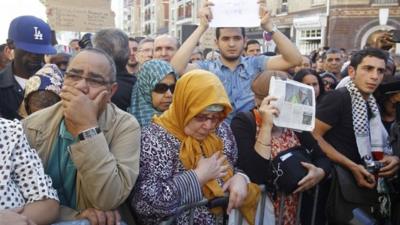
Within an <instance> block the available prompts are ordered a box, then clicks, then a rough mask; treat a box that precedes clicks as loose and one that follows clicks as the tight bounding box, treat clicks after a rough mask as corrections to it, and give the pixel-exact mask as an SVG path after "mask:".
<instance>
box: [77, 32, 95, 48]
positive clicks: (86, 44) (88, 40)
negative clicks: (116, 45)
mask: <svg viewBox="0 0 400 225" xmlns="http://www.w3.org/2000/svg"><path fill="white" fill-rule="evenodd" d="M92 36H93V34H91V33H86V34H84V35H83V36H82V38H81V40H79V42H78V45H79V47H80V48H81V49H84V48H91V47H93V44H92Z"/></svg>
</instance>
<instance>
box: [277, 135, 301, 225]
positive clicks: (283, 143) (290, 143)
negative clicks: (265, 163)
mask: <svg viewBox="0 0 400 225" xmlns="http://www.w3.org/2000/svg"><path fill="white" fill-rule="evenodd" d="M298 145H300V141H299V139H298V138H297V136H296V134H295V133H294V132H293V130H290V129H284V130H283V132H282V134H281V135H280V136H277V137H274V136H273V137H272V140H271V147H272V148H271V156H272V158H274V157H275V156H276V155H278V153H279V152H281V151H284V150H286V149H288V148H292V147H295V146H298ZM281 198H282V195H281V194H278V195H277V197H276V198H275V199H274V201H273V206H274V212H275V218H276V220H275V221H276V224H278V221H279V213H280V212H279V211H280V203H281ZM271 199H272V196H271ZM298 203H299V194H290V195H287V196H284V204H283V205H284V207H283V210H284V212H283V213H284V214H283V225H293V224H296V213H297V205H298Z"/></svg>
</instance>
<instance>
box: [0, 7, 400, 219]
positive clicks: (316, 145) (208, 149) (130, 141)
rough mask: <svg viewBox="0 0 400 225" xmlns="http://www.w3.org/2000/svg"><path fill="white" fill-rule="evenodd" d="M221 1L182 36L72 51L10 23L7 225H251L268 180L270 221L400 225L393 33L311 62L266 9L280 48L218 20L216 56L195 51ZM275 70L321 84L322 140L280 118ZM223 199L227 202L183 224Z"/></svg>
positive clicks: (0, 131) (114, 37) (1, 121)
mask: <svg viewBox="0 0 400 225" xmlns="http://www.w3.org/2000/svg"><path fill="white" fill-rule="evenodd" d="M211 6H212V3H211V2H206V3H205V4H204V6H203V7H201V8H200V10H199V13H198V14H199V18H200V24H199V25H198V26H197V28H196V29H195V30H194V31H193V33H192V34H191V35H190V36H189V37H188V38H187V40H186V41H185V42H183V43H180V41H179V40H178V39H177V38H175V37H173V36H170V35H168V34H163V35H160V36H157V37H155V38H154V39H153V38H144V39H141V40H139V39H137V38H133V37H128V35H127V34H125V33H124V32H123V31H122V30H119V29H115V28H110V29H102V30H99V31H98V32H96V33H94V34H90V33H88V34H85V35H84V36H83V37H82V38H80V39H73V40H71V41H70V43H69V45H68V46H66V45H58V44H55V43H54V42H53V41H54V38H52V32H51V29H50V27H49V25H48V24H47V23H45V22H44V21H43V20H41V19H39V18H36V17H34V16H20V17H17V18H15V19H14V20H13V21H12V22H11V23H10V27H9V30H8V39H7V40H6V43H4V44H2V45H0V69H1V70H0V154H1V155H0V225H11V224H29V225H34V224H37V225H42V224H43V225H45V224H52V223H55V222H59V221H71V220H78V219H86V220H88V221H89V222H90V224H92V225H114V224H119V223H120V221H124V222H125V223H127V224H143V225H150V224H160V223H161V222H162V221H164V220H165V219H167V218H169V217H171V216H176V217H177V219H176V221H175V223H176V224H189V220H191V219H193V223H194V224H201V225H203V224H210V225H212V224H216V225H217V224H222V221H223V218H224V216H225V215H226V214H231V213H232V210H236V209H237V210H238V211H240V213H241V214H242V215H243V217H244V219H245V222H244V223H247V224H250V225H252V224H255V221H256V220H259V219H260V218H257V215H258V214H257V213H256V212H257V207H258V205H259V200H260V195H261V190H260V185H264V186H265V189H266V193H267V198H268V200H269V201H267V202H269V203H271V205H272V207H271V209H270V212H269V213H266V214H265V215H264V217H265V218H262V219H264V221H265V222H264V224H270V223H269V222H266V221H272V222H271V223H272V224H277V225H282V224H284V225H294V224H299V223H300V224H303V225H308V224H350V221H351V220H353V221H354V220H356V219H357V215H356V214H355V213H353V210H354V209H357V210H360V211H361V212H362V213H363V216H364V218H368V219H370V220H371V221H375V222H376V224H382V225H383V224H387V225H390V224H391V225H396V224H400V177H399V176H400V172H399V168H400V159H399V156H400V149H399V146H400V137H399V136H400V128H399V123H400V121H399V114H400V112H399V111H400V107H399V106H400V74H399V69H400V60H399V59H400V56H398V55H396V54H394V53H393V48H394V46H395V45H394V43H393V42H392V40H391V39H390V38H387V36H385V38H384V39H382V38H381V39H380V38H379V37H374V38H373V39H371V40H368V41H367V46H365V48H364V49H360V50H353V51H351V52H350V53H349V52H348V51H346V49H340V48H336V47H340V46H335V47H326V48H321V49H318V50H315V51H313V52H311V54H310V55H301V54H300V52H299V50H298V49H297V47H296V46H295V44H293V43H292V41H291V40H290V39H289V38H287V37H286V36H285V35H284V34H283V33H281V32H280V31H279V30H278V29H277V28H276V26H275V25H274V23H273V22H272V20H271V18H270V14H269V12H268V11H267V10H265V5H263V3H260V19H261V24H260V26H261V28H262V29H263V30H264V31H265V32H267V33H269V35H270V36H271V37H272V40H273V41H274V42H275V43H276V48H277V52H273V53H272V52H266V53H265V52H264V53H263V52H262V48H261V44H260V43H259V42H258V41H257V40H247V38H246V32H245V31H246V30H245V28H240V27H236V28H235V27H230V28H227V27H218V28H216V40H215V44H216V47H217V48H216V49H215V50H212V51H210V52H209V53H208V54H205V52H203V50H202V49H201V48H200V47H199V46H198V42H199V40H200V38H201V37H202V35H203V34H204V33H205V32H206V30H207V29H208V27H209V23H210V21H211V20H212V13H211V10H210V7H211ZM382 35H386V34H382ZM388 46H389V47H388ZM272 77H275V78H279V79H282V80H288V79H291V80H294V81H297V82H300V83H303V84H306V85H309V86H311V87H312V88H313V90H314V93H315V101H313V100H311V99H308V102H309V103H307V104H308V105H312V104H311V103H312V102H316V109H315V112H316V116H315V117H316V118H315V128H314V129H313V130H312V131H311V132H306V131H299V130H294V129H290V128H285V127H278V126H276V125H274V123H273V118H275V117H279V115H280V113H281V112H280V111H279V108H278V107H277V105H276V104H275V102H276V101H277V100H278V99H277V97H276V96H271V95H270V94H269V87H270V81H271V78H272ZM291 102H292V104H300V102H299V101H296V100H293V101H291ZM396 135H397V136H396ZM396 137H397V139H396ZM288 152H289V153H290V154H291V155H290V156H292V155H293V157H304V158H301V160H299V162H298V163H297V164H296V165H294V166H297V168H298V169H297V170H296V171H292V172H290V173H286V172H285V173H284V176H285V179H286V180H287V183H284V184H281V183H277V179H278V178H280V176H282V174H281V175H277V174H278V172H279V170H280V169H281V168H278V169H277V168H276V166H275V161H276V160H277V159H278V158H281V160H282V157H283V156H282V155H283V154H285V153H288ZM290 156H285V157H290ZM285 159H287V158H285ZM285 159H283V160H282V161H284V160H285ZM299 174H300V175H299ZM315 189H318V190H319V191H318V192H314V191H313V190H315ZM223 196H228V197H229V200H228V203H227V204H226V205H225V206H224V207H222V208H221V207H215V208H209V207H207V206H198V207H195V208H193V211H192V213H193V215H194V217H193V218H191V215H190V213H189V212H188V211H184V212H182V213H180V214H178V215H177V213H178V209H179V208H180V207H181V206H184V205H190V204H193V203H196V202H198V201H201V200H202V199H208V200H212V199H214V198H217V197H223ZM357 212H358V211H357ZM299 220H300V221H299Z"/></svg>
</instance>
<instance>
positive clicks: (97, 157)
mask: <svg viewBox="0 0 400 225" xmlns="http://www.w3.org/2000/svg"><path fill="white" fill-rule="evenodd" d="M62 119H63V111H62V105H61V103H57V104H56V105H54V106H51V107H49V108H46V109H44V110H41V111H38V112H36V113H34V114H32V115H31V116H29V117H27V118H26V119H25V120H23V126H24V130H25V133H26V136H27V138H28V141H29V143H30V145H31V147H32V148H34V149H36V150H37V151H38V153H39V156H40V158H41V159H42V162H43V166H44V167H45V168H46V167H47V162H48V160H49V157H50V153H51V150H52V147H53V143H54V140H55V138H56V137H57V134H58V130H59V126H60V123H61V120H62ZM98 123H99V127H100V129H101V130H102V132H101V133H100V134H98V135H96V136H95V137H93V138H91V139H89V140H84V141H79V142H78V143H76V144H73V145H71V146H70V150H69V151H70V154H71V159H72V160H73V162H74V164H75V166H76V168H77V176H76V196H77V200H76V202H77V207H78V209H79V210H83V209H87V208H96V209H100V210H112V209H117V208H118V207H120V206H121V205H122V204H123V203H124V202H125V200H126V199H127V198H128V196H129V194H130V192H131V190H132V189H133V186H134V185H135V182H136V179H137V177H138V174H139V153H140V126H139V123H138V122H137V120H136V119H135V118H134V117H133V116H132V115H130V114H128V113H126V112H123V111H122V110H120V109H118V108H117V107H116V106H115V105H114V104H108V105H107V107H106V110H105V111H104V112H103V113H102V114H101V116H100V118H99V121H98ZM77 213H78V212H77V211H75V210H73V209H71V208H67V207H62V209H61V218H60V219H61V220H69V219H73V218H74V217H75V216H76V215H77Z"/></svg>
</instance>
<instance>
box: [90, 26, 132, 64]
mask: <svg viewBox="0 0 400 225" xmlns="http://www.w3.org/2000/svg"><path fill="white" fill-rule="evenodd" d="M92 42H93V47H95V48H100V49H102V50H103V51H105V52H107V53H108V54H109V55H110V56H111V57H112V58H113V59H114V62H115V66H116V67H117V71H118V72H120V71H124V70H125V66H126V64H127V63H128V60H129V39H128V35H126V34H125V32H123V31H122V30H120V29H116V28H109V29H102V30H99V31H97V33H96V34H95V35H94V36H93V40H92Z"/></svg>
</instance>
